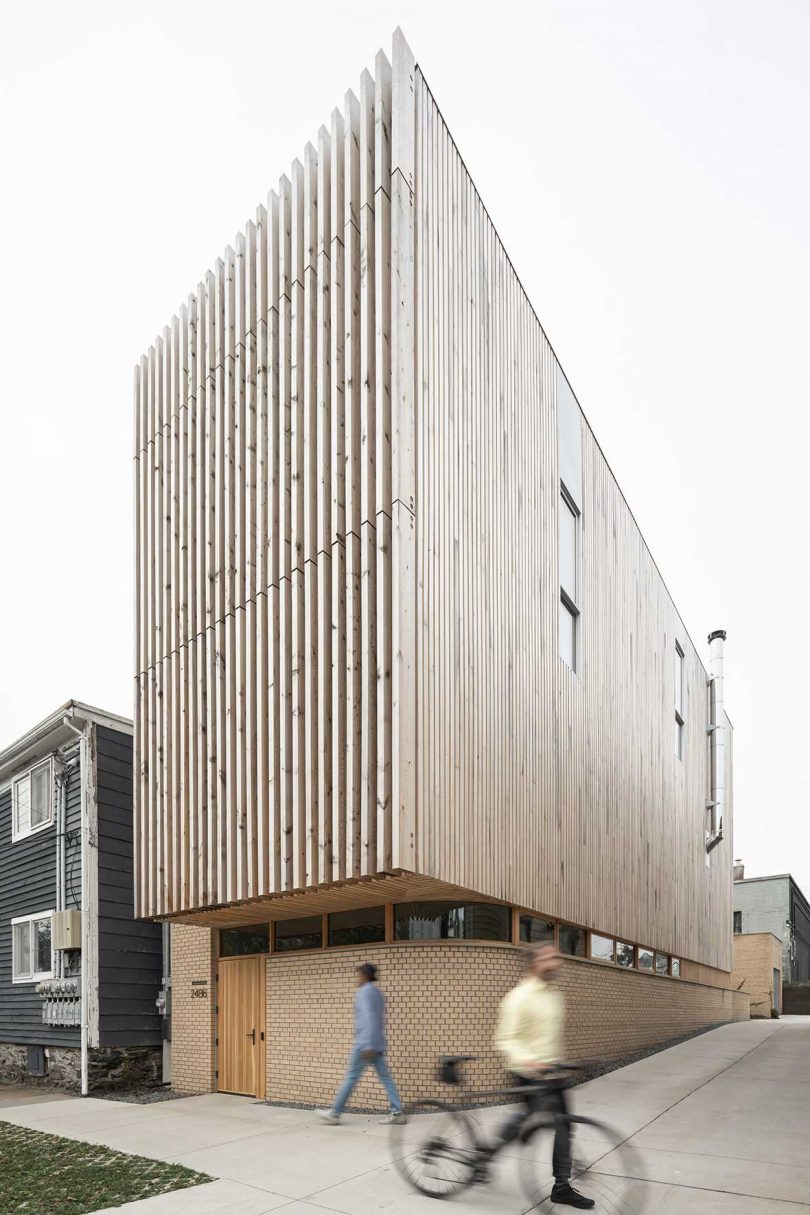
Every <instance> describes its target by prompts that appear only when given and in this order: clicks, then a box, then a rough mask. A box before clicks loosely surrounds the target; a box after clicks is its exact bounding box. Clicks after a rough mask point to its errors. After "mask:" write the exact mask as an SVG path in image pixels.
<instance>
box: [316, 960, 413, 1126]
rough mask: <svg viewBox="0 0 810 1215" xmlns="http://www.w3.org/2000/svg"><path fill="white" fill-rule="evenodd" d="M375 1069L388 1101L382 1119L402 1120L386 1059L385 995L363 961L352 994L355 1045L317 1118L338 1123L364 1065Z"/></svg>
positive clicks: (368, 964)
mask: <svg viewBox="0 0 810 1215" xmlns="http://www.w3.org/2000/svg"><path fill="white" fill-rule="evenodd" d="M369 1065H371V1066H372V1067H374V1068H375V1069H376V1072H377V1075H378V1076H379V1078H380V1080H381V1082H382V1085H383V1088H384V1089H385V1091H386V1093H387V1094H388V1100H389V1102H390V1103H391V1112H390V1113H389V1115H388V1117H387V1118H383V1122H404V1121H405V1115H404V1113H403V1112H402V1101H401V1100H400V1096H399V1093H398V1092H397V1086H396V1084H395V1083H394V1077H393V1076H392V1075H391V1072H390V1071H389V1070H388V1064H387V1063H386V1061H385V997H384V996H383V994H382V992H381V991H380V989H379V987H378V986H377V967H376V966H372V964H371V962H364V963H363V965H362V966H358V967H357V993H356V994H355V997H354V1044H353V1046H352V1053H351V1055H350V1056H349V1066H348V1068H347V1069H346V1075H345V1078H344V1080H343V1084H342V1085H341V1088H340V1092H339V1093H338V1095H337V1097H336V1098H335V1101H334V1104H333V1105H332V1107H331V1109H328V1110H318V1117H319V1118H322V1119H323V1121H324V1122H328V1123H330V1124H331V1125H333V1126H334V1125H335V1123H338V1122H340V1116H341V1114H342V1113H343V1109H344V1107H345V1105H346V1102H347V1101H348V1100H349V1097H351V1095H352V1092H353V1091H354V1088H355V1086H356V1084H357V1082H358V1080H359V1079H360V1077H361V1076H362V1074H363V1072H364V1071H365V1070H366V1068H367V1067H368V1066H369Z"/></svg>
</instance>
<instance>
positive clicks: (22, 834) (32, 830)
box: [11, 755, 54, 844]
mask: <svg viewBox="0 0 810 1215" xmlns="http://www.w3.org/2000/svg"><path fill="white" fill-rule="evenodd" d="M40 768H47V769H48V793H49V796H48V817H47V818H46V819H45V821H44V823H37V825H36V826H35V827H32V826H31V786H32V778H33V776H34V773H35V772H37V771H39V769H40ZM23 781H28V826H27V827H26V828H24V829H22V830H21V829H20V827H19V825H18V801H17V790H18V788H19V786H20V785H21V784H22V783H23ZM53 823H54V814H53V756H51V755H49V756H47V758H46V759H40V760H37V762H36V763H35V764H32V765H31V767H30V768H26V770H25V771H24V772H19V773H18V774H17V775H16V776H15V777H14V779H13V780H12V782H11V842H12V843H14V844H16V843H17V841H18V840H25V839H28V837H29V836H30V835H37V834H38V833H39V832H40V831H45V830H46V829H47V828H48V827H52V826H53Z"/></svg>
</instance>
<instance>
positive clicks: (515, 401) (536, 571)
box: [134, 33, 731, 970]
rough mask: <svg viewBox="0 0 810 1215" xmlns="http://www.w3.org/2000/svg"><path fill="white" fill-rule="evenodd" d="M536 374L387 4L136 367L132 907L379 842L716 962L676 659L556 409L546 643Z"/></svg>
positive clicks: (694, 740) (725, 949)
mask: <svg viewBox="0 0 810 1215" xmlns="http://www.w3.org/2000/svg"><path fill="white" fill-rule="evenodd" d="M161 369H162V371H161ZM558 375H559V369H558V366H557V363H556V360H555V357H554V354H553V351H552V350H551V347H550V345H549V343H548V341H547V339H546V337H545V334H544V333H543V330H542V328H541V326H540V324H539V322H538V320H537V318H536V316H535V314H534V312H533V310H532V308H531V306H530V304H529V301H528V300H527V298H526V296H525V293H524V292H523V290H522V287H521V285H520V282H519V280H518V278H517V276H516V274H515V272H514V269H513V267H512V264H511V262H510V261H509V258H508V257H507V255H506V253H505V251H504V249H503V246H502V245H501V243H500V241H499V238H498V236H497V233H496V232H495V230H494V228H493V225H492V223H491V221H490V218H489V216H488V214H487V212H486V210H485V208H484V206H483V204H482V202H481V200H480V198H479V196H478V194H477V192H476V190H475V187H474V184H473V183H472V181H471V180H470V178H469V175H468V174H467V171H466V168H465V166H464V164H463V162H462V160H461V157H460V156H459V154H458V151H457V149H456V147H455V145H454V143H453V141H452V139H451V137H450V135H449V132H448V131H447V128H446V126H445V124H444V122H443V120H442V117H441V114H440V112H439V110H438V107H437V106H436V104H435V101H434V100H433V97H432V95H431V93H430V91H429V89H428V88H427V85H426V84H425V82H424V79H423V77H422V75H421V73H420V72H419V70H418V68H417V67H416V64H415V62H414V59H413V56H412V55H411V53H410V51H409V49H408V47H407V45H406V43H405V42H404V39H403V38H402V37H401V35H399V33H398V34H397V35H395V39H394V47H393V55H392V58H391V61H390V62H389V60H388V59H387V58H386V56H385V55H384V54H383V53H382V52H380V54H379V55H378V56H377V58H376V61H375V64H374V75H373V77H372V76H371V74H370V73H368V72H365V73H364V74H363V76H362V77H361V79H360V82H359V89H358V90H357V92H352V91H350V92H348V93H347V94H346V96H345V99H344V104H343V106H342V107H341V108H340V109H337V110H335V111H334V112H333V114H332V117H331V120H330V124H329V127H328V128H327V127H322V128H321V130H320V131H319V132H318V135H317V140H316V144H315V146H313V145H311V144H310V145H307V148H306V149H305V151H304V154H303V160H302V161H296V162H295V163H294V164H293V166H292V168H291V172H290V176H289V177H287V176H283V177H282V178H281V179H280V181H279V185H278V189H277V190H275V191H271V192H270V194H269V196H268V199H267V204H266V206H261V207H259V208H258V210H257V213H256V217H255V221H252V222H250V223H249V224H247V225H246V227H245V230H244V231H243V232H242V233H240V234H239V235H238V236H237V237H236V239H235V241H234V246H233V248H229V249H228V250H226V252H225V254H224V256H223V258H222V259H221V260H219V261H217V263H216V264H215V266H214V270H213V271H212V272H211V273H210V274H209V275H208V276H207V277H206V278H205V281H204V283H203V284H201V285H200V287H199V288H198V291H197V293H196V295H193V296H192V297H191V298H190V300H189V302H188V304H187V306H185V307H184V308H183V309H181V310H180V312H179V315H178V316H177V317H175V318H174V320H173V322H172V324H171V326H170V327H169V329H168V330H167V331H165V332H164V335H163V337H162V338H161V339H159V340H158V341H157V342H156V343H155V346H154V347H153V348H152V349H151V350H150V352H149V353H148V355H147V356H145V357H144V359H142V360H141V362H140V364H139V366H138V368H137V369H136V375H135V400H136V422H135V434H136V444H135V446H136V466H135V478H134V484H135V489H136V543H137V545H138V555H137V557H136V586H137V621H136V638H137V657H136V667H137V677H136V696H137V708H136V755H137V764H138V773H139V779H138V780H137V781H136V813H137V816H138V819H137V821H138V823H139V824H140V831H139V851H138V854H137V857H136V861H137V884H136V888H137V910H138V912H139V914H142V915H171V914H172V913H179V912H182V911H191V910H193V909H196V908H202V907H210V906H214V905H217V904H224V903H231V902H235V901H243V900H247V899H258V898H261V897H262V896H268V895H276V894H281V893H284V892H292V891H297V890H302V889H305V888H307V887H312V886H314V885H317V884H321V883H328V882H334V881H341V880H345V879H351V878H359V877H362V876H367V875H373V874H378V873H382V872H390V871H392V870H404V871H406V872H413V873H417V874H422V875H425V877H427V878H435V879H436V880H437V881H442V882H447V883H453V884H455V885H457V886H458V887H461V888H463V889H465V890H475V891H479V892H480V893H481V895H482V896H483V897H487V896H489V897H493V898H498V899H503V900H506V901H508V902H511V903H517V904H520V905H523V906H527V907H534V908H535V909H537V910H538V911H545V912H547V913H549V914H551V915H555V916H559V917H562V918H570V919H571V920H572V921H574V922H576V923H578V924H583V925H586V926H590V927H594V928H598V929H600V930H602V931H605V932H608V933H613V934H615V935H617V936H624V937H627V938H628V939H629V940H635V941H645V940H646V941H649V943H650V944H651V945H653V946H654V947H656V948H659V949H665V950H667V951H669V952H672V953H674V954H676V955H678V956H683V957H685V958H691V959H694V960H695V961H697V962H701V963H703V964H705V965H708V966H712V967H718V968H720V969H726V970H727V969H729V968H730V963H731V959H730V954H729V950H730V938H729V934H728V931H727V927H728V923H727V921H728V906H729V899H730V876H729V874H727V873H726V869H727V868H728V866H726V864H725V858H724V856H723V853H724V852H725V850H726V849H727V847H728V845H726V844H724V845H723V846H722V848H721V849H719V850H718V851H717V853H715V854H713V857H712V861H711V864H710V866H709V867H708V868H707V867H706V864H705V853H704V848H703V826H704V814H705V808H704V807H705V798H706V792H705V782H706V758H707V750H706V746H705V728H706V695H705V684H706V672H705V670H704V667H703V665H702V663H701V662H700V659H699V657H698V655H697V653H696V651H695V649H694V647H693V646H692V644H691V642H690V641H689V638H688V635H687V634H686V631H685V629H684V627H683V624H682V622H681V620H680V618H679V617H678V614H677V612H676V610H675V608H674V605H673V604H672V601H671V599H670V597H669V594H668V592H667V590H666V587H665V585H664V583H663V581H662V579H661V577H660V574H659V573H658V571H657V569H656V567H655V564H654V562H653V560H652V557H651V555H650V553H649V551H648V550H647V548H646V546H645V545H644V542H643V539H642V537H641V535H640V533H639V531H638V528H637V526H636V524H635V521H634V519H633V517H632V515H631V513H630V511H629V509H628V507H627V504H626V503H625V501H624V499H623V497H622V494H621V491H620V489H619V487H618V485H617V484H616V482H615V480H614V478H613V476H612V474H611V472H610V469H609V468H608V466H607V463H606V462H605V460H604V457H603V455H602V453H601V451H600V449H599V447H598V445H597V443H596V441H595V439H594V437H593V435H592V433H591V431H590V430H589V428H588V427H587V424H585V423H584V422H583V427H582V435H583V437H582V464H583V488H582V496H583V503H582V517H581V530H580V539H581V553H580V574H581V597H582V604H581V607H582V615H581V618H580V629H581V662H580V664H579V670H578V673H577V674H576V675H574V674H573V673H572V672H571V671H570V670H569V669H568V667H567V666H566V665H565V664H564V663H563V662H562V660H561V659H560V656H559V635H558V630H559V620H558V615H559V577H558V572H557V571H558V553H557V548H558V506H559V488H560V486H559V475H560V474H559V466H558V455H557V377H558ZM161 385H162V387H161ZM676 639H677V640H678V641H679V643H680V644H681V646H682V648H683V649H684V652H685V668H686V677H687V697H688V701H687V703H688V712H687V716H686V739H685V755H684V760H683V762H681V761H680V760H678V759H677V757H676V755H675V751H674V746H673V738H672V735H673V721H672V717H673V682H672V681H673V671H674V665H673V661H672V652H673V650H674V644H675V641H676ZM728 784H729V787H730V781H729V782H728ZM728 810H729V813H728V815H727V822H726V828H727V835H729V836H730V804H729V808H728Z"/></svg>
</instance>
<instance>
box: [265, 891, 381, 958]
mask: <svg viewBox="0 0 810 1215" xmlns="http://www.w3.org/2000/svg"><path fill="white" fill-rule="evenodd" d="M390 906H393V904H390ZM352 911H361V912H362V911H365V912H369V911H382V913H383V920H382V930H383V934H382V937H381V938H379V939H378V940H376V941H360V942H357V941H343V942H339V943H335V942H333V941H332V917H333V916H339V915H343V914H345V913H346V912H352ZM373 927H377V925H373ZM337 931H340V929H338V930H337ZM387 944H389V941H388V907H387V905H386V904H385V903H375V904H374V905H373V906H371V907H341V908H339V909H338V910H336V911H328V912H327V913H326V929H325V931H324V933H323V948H324V949H365V947H366V946H367V945H387ZM287 952H288V953H294V952H299V951H296V950H287Z"/></svg>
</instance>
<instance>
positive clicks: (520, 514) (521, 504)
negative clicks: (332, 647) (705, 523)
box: [414, 70, 731, 970]
mask: <svg viewBox="0 0 810 1215" xmlns="http://www.w3.org/2000/svg"><path fill="white" fill-rule="evenodd" d="M416 93H417V171H416V189H415V195H416V198H415V205H416V211H417V222H416V243H417V267H416V277H417V338H416V349H417V394H416V434H417V436H418V453H417V458H416V461H415V467H416V470H417V483H416V503H417V511H416V513H417V520H418V527H417V533H418V541H417V549H416V551H417V560H418V576H417V581H418V592H417V606H416V622H417V623H416V638H417V642H416V671H417V691H416V704H417V735H418V750H417V754H418V788H417V794H416V798H415V804H416V806H417V807H418V812H419V831H418V850H417V860H416V864H415V865H414V868H415V869H416V870H417V872H419V873H420V874H424V875H425V876H427V877H440V878H441V879H443V880H445V881H448V882H451V883H453V884H454V885H457V886H459V887H463V888H465V889H472V890H476V891H480V893H481V894H482V895H484V896H486V895H489V896H491V897H494V898H498V899H503V900H506V901H508V902H512V903H517V904H520V905H523V906H528V907H533V908H536V909H537V910H538V911H544V912H547V913H549V914H551V915H555V916H559V917H561V918H562V919H570V920H571V921H573V922H574V923H576V924H581V925H584V926H587V927H592V928H598V929H599V930H600V931H603V932H607V933H611V934H613V935H616V936H619V937H626V938H627V939H628V940H630V941H647V942H649V943H650V944H651V945H652V946H654V947H655V948H658V949H663V950H667V951H669V952H672V953H675V954H676V955H680V954H682V955H684V956H685V957H687V958H692V959H697V960H699V961H701V962H703V963H705V964H708V965H710V966H712V967H716V968H719V969H721V970H729V969H730V965H731V957H730V948H731V936H730V928H729V925H730V918H729V917H730V910H729V908H730V902H729V898H730V881H731V869H730V860H729V859H728V858H729V848H730V844H729V843H728V842H726V843H724V844H723V845H722V846H721V848H720V849H718V852H717V854H714V855H713V856H712V858H711V862H710V864H709V866H708V867H707V865H706V853H705V848H704V827H705V814H706V811H705V804H706V781H707V761H708V749H707V744H706V727H707V724H708V719H707V712H706V681H707V674H706V670H705V668H704V666H703V663H702V662H701V660H700V658H699V656H698V654H697V652H696V651H695V648H694V646H693V645H692V643H691V641H690V639H689V637H688V634H687V633H686V630H685V628H684V625H683V622H682V621H681V619H680V617H679V615H678V613H677V611H676V609H675V606H674V604H673V602H672V600H671V598H670V596H669V593H668V591H667V588H666V586H665V584H664V582H663V580H662V578H661V576H660V574H659V572H658V569H657V567H656V565H655V563H654V561H653V558H652V556H651V554H650V552H649V550H648V549H647V547H646V545H645V544H644V541H643V538H642V536H641V534H640V532H639V529H638V527H637V525H636V523H635V520H634V519H633V516H632V514H631V512H630V510H629V508H628V506H627V503H626V502H625V500H624V498H623V495H622V493H621V490H620V488H619V486H618V485H617V483H616V481H615V479H614V477H613V475H612V473H611V471H610V468H609V466H608V464H607V462H606V460H605V458H604V456H603V454H602V452H601V450H600V448H599V446H598V444H597V442H596V440H595V438H594V436H593V434H592V432H591V431H590V429H589V427H588V426H587V423H585V422H584V420H583V425H582V460H583V503H582V516H581V523H580V541H581V544H580V562H579V564H580V581H581V591H580V593H581V605H580V606H581V609H582V613H581V616H580V618H579V624H580V633H581V635H580V654H579V662H578V670H577V673H576V674H574V673H573V672H572V671H571V670H570V668H569V667H568V666H567V664H566V663H565V662H564V661H563V660H562V659H561V657H560V645H559V603H560V579H559V575H558V572H557V571H558V511H559V502H560V471H559V466H558V448H557V382H558V380H557V377H558V374H559V369H558V365H557V362H556V359H555V357H554V353H553V351H552V349H551V346H550V345H549V343H548V341H547V339H546V337H545V334H544V333H543V330H542V328H541V326H540V324H539V322H538V320H537V318H536V316H535V314H534V311H533V309H532V307H531V305H530V303H529V301H528V299H527V297H526V295H525V292H524V291H523V288H522V287H521V284H520V281H519V279H518V277H517V275H516V274H515V271H514V269H513V267H512V264H511V262H510V260H509V258H508V256H507V254H506V252H505V250H504V248H503V246H502V244H501V242H500V240H499V238H498V236H497V233H496V232H495V229H494V227H493V225H492V222H491V220H490V218H489V215H488V214H487V211H486V209H485V207H484V205H483V203H482V202H481V199H480V198H479V196H478V194H477V192H476V190H475V187H474V185H473V183H472V181H471V179H470V177H469V175H468V173H467V171H466V168H465V166H464V164H463V161H462V159H461V157H460V155H459V153H458V151H457V149H456V147H455V145H454V143H453V141H452V138H451V136H450V134H449V132H448V130H447V127H446V125H445V123H444V121H443V119H442V116H441V113H440V111H439V109H438V107H437V105H436V103H435V101H434V99H433V97H432V95H431V93H430V91H429V89H428V87H427V85H426V84H425V82H424V79H423V78H422V76H421V73H419V71H418V70H417V90H416ZM676 641H677V642H678V643H679V644H680V645H681V647H682V649H683V650H684V653H685V671H686V683H687V688H686V696H687V706H688V707H687V713H686V726H685V729H686V738H685V746H684V758H683V760H680V759H679V758H678V757H677V755H676V749H675V744H674V703H675V690H674V656H675V644H676ZM727 810H728V813H727V815H726V823H725V829H726V834H727V837H728V838H729V839H730V836H731V805H730V799H729V804H728V807H727Z"/></svg>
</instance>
